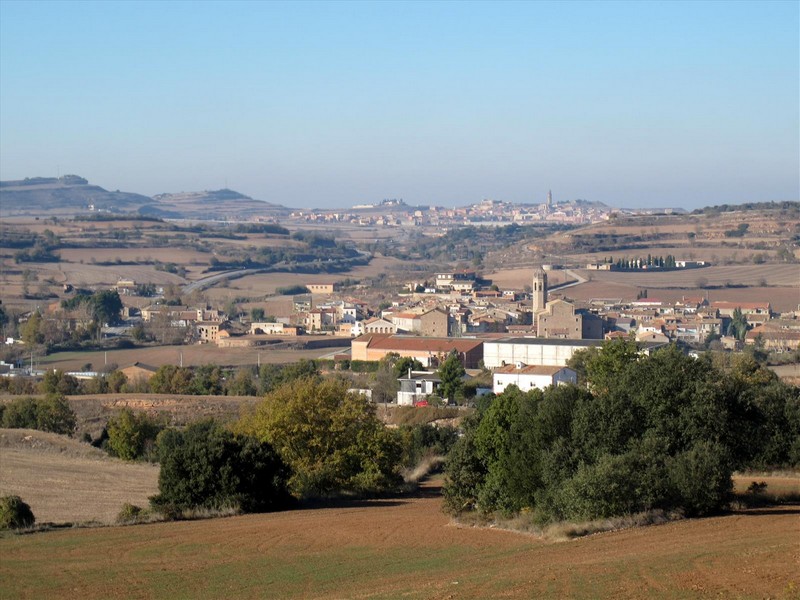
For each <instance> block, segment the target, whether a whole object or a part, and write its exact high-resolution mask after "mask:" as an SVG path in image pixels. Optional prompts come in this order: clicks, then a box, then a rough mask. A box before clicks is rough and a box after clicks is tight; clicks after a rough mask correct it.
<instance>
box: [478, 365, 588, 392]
mask: <svg viewBox="0 0 800 600" xmlns="http://www.w3.org/2000/svg"><path fill="white" fill-rule="evenodd" d="M492 383H493V386H492V388H493V390H492V391H494V393H495V394H502V393H503V392H504V391H505V389H506V387H508V386H509V385H515V386H517V387H518V388H519V389H520V390H522V391H523V392H528V391H530V390H532V389H533V388H539V389H540V390H543V389H545V388H546V387H548V386H551V385H561V384H563V383H578V374H577V373H576V372H575V371H573V370H572V369H570V368H568V367H558V366H541V365H526V364H524V363H521V362H518V363H516V364H513V365H506V366H505V367H500V368H499V369H496V370H495V372H494V376H493V378H492Z"/></svg>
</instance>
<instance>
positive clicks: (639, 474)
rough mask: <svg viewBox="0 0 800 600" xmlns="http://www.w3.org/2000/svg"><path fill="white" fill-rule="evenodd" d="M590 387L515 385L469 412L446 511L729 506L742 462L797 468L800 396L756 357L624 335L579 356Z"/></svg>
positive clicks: (566, 512)
mask: <svg viewBox="0 0 800 600" xmlns="http://www.w3.org/2000/svg"><path fill="white" fill-rule="evenodd" d="M573 364H575V365H576V366H579V367H580V369H581V371H582V373H583V374H584V376H585V380H586V382H587V383H588V388H586V387H580V388H579V387H576V386H561V387H558V388H548V389H547V390H545V391H544V392H541V391H539V390H532V391H530V392H528V393H523V392H521V391H520V390H518V389H517V388H515V387H510V388H508V389H507V390H506V392H505V393H504V394H501V395H500V396H498V397H497V398H496V399H495V400H493V401H492V402H491V403H490V404H489V405H488V406H482V407H481V409H479V411H478V413H477V414H476V415H475V417H474V418H472V419H469V420H467V422H466V425H465V434H464V436H463V437H462V438H461V439H460V440H459V441H458V442H457V443H456V445H455V447H454V448H453V451H452V452H451V453H450V456H449V459H448V466H447V471H448V481H447V482H446V484H445V488H444V495H445V509H446V510H448V511H450V512H455V513H457V512H460V511H464V510H479V511H483V512H487V513H491V512H495V511H500V512H502V513H505V514H513V513H516V512H519V511H522V510H531V511H532V512H533V514H534V518H535V519H536V520H538V521H539V522H548V521H554V520H586V519H596V518H605V517H614V516H621V515H627V514H632V513H637V512H642V511H648V510H652V509H663V510H679V511H682V512H684V513H685V514H687V515H703V514H708V513H711V512H713V511H715V510H718V509H720V508H721V507H722V506H724V504H725V502H726V500H727V499H728V497H729V494H730V492H731V474H732V472H733V470H734V469H747V468H769V467H772V468H775V467H789V468H791V467H795V466H796V465H797V458H798V455H799V454H800V452H799V450H800V443H798V439H799V438H800V394H799V390H798V389H797V388H794V387H791V386H787V385H785V384H783V383H781V382H780V381H779V380H778V379H777V377H776V376H775V375H774V374H773V373H771V372H770V371H767V370H766V369H763V368H762V367H760V366H759V365H758V364H757V363H755V361H753V360H752V358H749V357H738V358H736V359H735V360H734V361H732V362H731V363H729V364H715V363H714V361H713V360H712V357H711V356H710V355H706V356H703V357H701V358H699V359H694V358H691V357H689V356H685V355H683V354H682V353H681V352H680V350H679V349H678V348H677V347H675V346H670V347H668V348H665V349H662V350H659V351H658V352H656V353H655V354H653V355H652V356H649V357H646V356H642V355H640V354H639V353H638V351H637V349H636V346H635V345H634V344H632V343H629V342H624V341H615V342H610V343H607V344H606V345H604V347H603V348H602V349H600V350H590V351H588V352H586V353H583V354H582V355H579V356H577V358H576V361H573Z"/></svg>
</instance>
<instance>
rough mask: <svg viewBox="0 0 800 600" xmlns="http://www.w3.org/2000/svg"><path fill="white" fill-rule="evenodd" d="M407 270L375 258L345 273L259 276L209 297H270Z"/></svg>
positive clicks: (391, 260)
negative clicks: (284, 291) (312, 285)
mask: <svg viewBox="0 0 800 600" xmlns="http://www.w3.org/2000/svg"><path fill="white" fill-rule="evenodd" d="M404 268H406V263H404V262H403V261H401V260H398V259H396V258H387V257H382V256H379V257H376V258H373V259H372V260H371V261H370V263H369V264H368V265H364V266H359V267H355V268H353V269H350V270H349V271H347V272H345V273H320V274H306V273H258V274H256V275H248V276H246V277H240V278H239V279H233V280H231V281H230V282H229V283H228V284H227V285H226V286H225V287H216V288H211V289H209V290H207V291H206V295H207V296H208V297H209V298H210V299H212V301H217V302H219V301H226V300H228V299H230V298H234V297H236V296H250V297H253V296H267V295H270V294H274V293H275V292H276V290H277V289H278V288H279V287H289V286H293V285H305V284H307V283H312V282H313V283H336V282H337V281H341V280H343V279H346V278H350V279H370V278H373V277H377V276H378V275H380V274H382V273H389V274H391V273H396V272H397V271H398V270H402V269H404Z"/></svg>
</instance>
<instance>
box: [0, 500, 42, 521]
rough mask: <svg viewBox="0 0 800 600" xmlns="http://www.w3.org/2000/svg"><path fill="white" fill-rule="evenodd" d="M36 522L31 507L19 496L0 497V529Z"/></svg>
mask: <svg viewBox="0 0 800 600" xmlns="http://www.w3.org/2000/svg"><path fill="white" fill-rule="evenodd" d="M35 522H36V519H35V517H34V516H33V511H31V507H30V506H28V505H27V504H26V503H25V502H23V501H22V498H20V497H19V496H3V497H2V498H0V529H20V528H22V527H31V526H32V525H33V524H34V523H35Z"/></svg>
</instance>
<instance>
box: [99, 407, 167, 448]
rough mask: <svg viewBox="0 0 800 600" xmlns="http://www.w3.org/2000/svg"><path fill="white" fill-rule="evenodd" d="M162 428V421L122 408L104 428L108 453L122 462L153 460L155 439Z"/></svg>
mask: <svg viewBox="0 0 800 600" xmlns="http://www.w3.org/2000/svg"><path fill="white" fill-rule="evenodd" d="M164 427H165V425H164V422H163V420H159V419H157V418H153V417H151V416H150V415H148V414H146V413H135V412H133V411H132V410H131V409H129V408H123V409H122V410H121V411H120V412H119V414H117V415H116V416H114V417H112V418H111V419H109V421H108V425H107V426H106V431H107V432H108V444H107V448H108V451H109V452H110V453H111V454H113V455H114V456H117V457H119V458H121V459H123V460H137V459H140V458H147V459H155V458H156V455H155V452H154V448H155V442H156V437H157V436H158V434H159V432H160V431H161V430H162V429H164Z"/></svg>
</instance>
